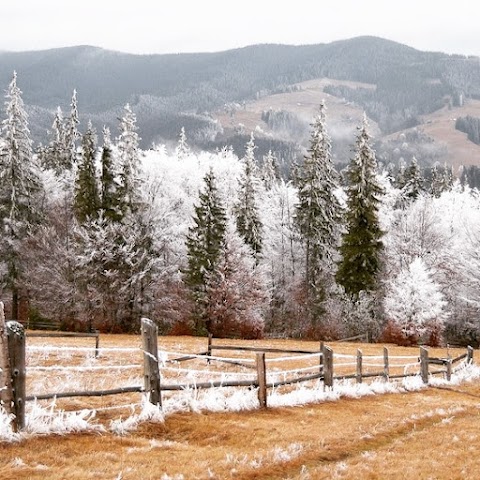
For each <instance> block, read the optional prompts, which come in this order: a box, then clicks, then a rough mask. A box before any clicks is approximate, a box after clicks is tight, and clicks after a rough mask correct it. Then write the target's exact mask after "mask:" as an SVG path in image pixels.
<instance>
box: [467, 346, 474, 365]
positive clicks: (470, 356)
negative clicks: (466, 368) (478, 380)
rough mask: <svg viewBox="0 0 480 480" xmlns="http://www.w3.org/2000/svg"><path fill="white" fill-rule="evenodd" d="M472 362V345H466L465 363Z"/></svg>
mask: <svg viewBox="0 0 480 480" xmlns="http://www.w3.org/2000/svg"><path fill="white" fill-rule="evenodd" d="M471 363H473V347H471V346H470V345H469V346H468V347H467V364H469V365H470V364H471Z"/></svg>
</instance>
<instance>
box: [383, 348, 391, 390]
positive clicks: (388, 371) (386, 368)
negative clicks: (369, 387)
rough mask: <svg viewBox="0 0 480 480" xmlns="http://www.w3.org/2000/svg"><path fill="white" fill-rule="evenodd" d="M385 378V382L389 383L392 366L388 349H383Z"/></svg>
mask: <svg viewBox="0 0 480 480" xmlns="http://www.w3.org/2000/svg"><path fill="white" fill-rule="evenodd" d="M383 377H384V378H385V381H386V382H388V379H389V377H390V366H389V363H388V348H387V347H383Z"/></svg>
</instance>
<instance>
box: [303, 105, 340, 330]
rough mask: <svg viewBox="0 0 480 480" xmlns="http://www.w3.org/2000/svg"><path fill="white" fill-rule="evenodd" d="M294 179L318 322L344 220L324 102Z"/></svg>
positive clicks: (313, 311) (307, 273)
mask: <svg viewBox="0 0 480 480" xmlns="http://www.w3.org/2000/svg"><path fill="white" fill-rule="evenodd" d="M295 181H296V185H297V188H298V204H297V206H296V212H295V221H296V225H297V229H298V232H299V234H300V237H301V241H302V243H303V246H304V251H305V257H304V269H305V286H306V289H307V293H308V297H309V299H310V307H309V308H310V310H311V320H312V321H315V320H318V318H319V316H321V314H322V313H323V312H322V303H323V301H324V300H325V299H326V286H327V284H328V282H330V283H332V282H333V274H334V267H335V263H334V259H335V254H336V251H337V248H338V242H339V235H340V223H341V207H340V204H339V201H338V199H337V197H336V196H335V190H336V189H337V188H338V183H337V182H338V175H337V172H336V171H335V169H334V167H333V162H332V154H331V145H330V137H329V136H328V134H327V131H326V125H325V105H324V104H323V103H322V104H321V105H320V111H319V113H318V115H317V116H316V117H315V120H314V123H313V124H312V132H311V138H310V147H309V150H308V155H307V156H305V158H304V162H303V165H300V166H298V168H297V170H296V177H295ZM329 279H330V280H329Z"/></svg>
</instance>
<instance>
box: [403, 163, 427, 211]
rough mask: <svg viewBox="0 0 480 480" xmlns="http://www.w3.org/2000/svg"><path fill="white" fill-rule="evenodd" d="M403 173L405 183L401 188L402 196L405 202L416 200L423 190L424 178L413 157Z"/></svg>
mask: <svg viewBox="0 0 480 480" xmlns="http://www.w3.org/2000/svg"><path fill="white" fill-rule="evenodd" d="M404 175H405V176H404V178H405V180H404V181H405V185H404V186H403V188H402V197H403V198H404V199H405V200H406V201H407V202H408V201H412V200H416V199H417V198H418V196H419V195H420V194H421V193H422V192H424V191H425V187H424V184H425V179H424V178H423V175H422V172H421V171H420V167H419V166H418V162H417V159H416V158H415V157H413V158H412V161H411V162H410V165H409V166H408V167H407V168H406V169H405V174H404Z"/></svg>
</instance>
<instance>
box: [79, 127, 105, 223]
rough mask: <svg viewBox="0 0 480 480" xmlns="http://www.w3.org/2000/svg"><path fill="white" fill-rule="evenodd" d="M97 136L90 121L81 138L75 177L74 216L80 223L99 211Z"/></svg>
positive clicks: (94, 216) (91, 218)
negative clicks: (80, 150) (96, 163)
mask: <svg viewBox="0 0 480 480" xmlns="http://www.w3.org/2000/svg"><path fill="white" fill-rule="evenodd" d="M96 144H97V138H96V134H95V130H94V129H93V127H92V124H91V122H89V123H88V127H87V131H86V132H85V134H84V135H83V138H82V155H81V157H80V163H79V165H78V169H77V175H76V179H75V196H74V201H73V206H74V211H75V216H76V218H77V220H78V221H79V222H80V223H85V222H86V221H88V220H95V219H96V218H97V217H98V214H99V211H100V196H99V192H98V184H97V175H96V168H95V157H96V153H97V145H96Z"/></svg>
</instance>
